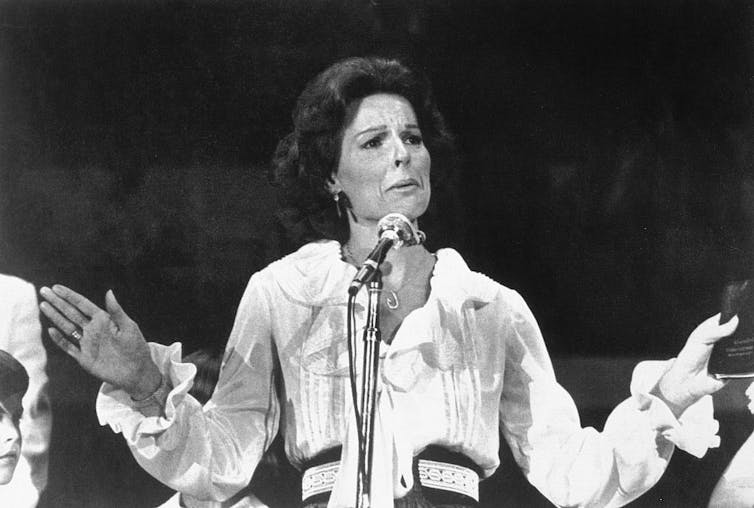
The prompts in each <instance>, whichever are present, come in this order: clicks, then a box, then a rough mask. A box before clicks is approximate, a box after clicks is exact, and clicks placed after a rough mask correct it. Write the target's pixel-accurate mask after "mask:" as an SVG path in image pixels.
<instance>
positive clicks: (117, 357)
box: [39, 285, 162, 400]
mask: <svg viewBox="0 0 754 508" xmlns="http://www.w3.org/2000/svg"><path fill="white" fill-rule="evenodd" d="M39 293H40V295H41V296H42V298H44V299H45V300H46V301H43V302H42V303H40V305H39V308H40V310H41V311H42V313H43V314H44V315H45V316H47V317H48V318H49V319H50V321H51V322H52V324H53V325H54V328H50V329H49V332H50V338H52V340H53V341H54V342H55V344H57V345H58V346H59V347H60V348H61V349H62V350H63V351H65V352H66V353H68V354H69V355H70V356H72V357H73V358H74V359H75V360H76V361H77V362H78V363H79V365H81V367H83V368H84V370H86V371H87V372H89V373H90V374H92V375H94V376H96V377H97V378H99V379H101V380H102V381H105V382H107V383H110V384H112V385H114V386H116V387H118V388H121V389H123V390H125V391H126V392H127V393H128V394H129V395H130V396H131V398H133V399H134V400H142V399H145V398H147V397H149V396H150V395H151V394H153V393H154V392H155V391H156V390H157V388H158V387H159V386H160V383H161V381H162V374H160V371H159V369H158V368H157V365H155V363H154V362H153V361H152V357H151V355H150V353H149V346H147V342H146V341H145V340H144V336H143V335H142V333H141V330H139V326H138V325H137V324H136V323H135V322H134V321H133V320H132V319H131V318H130V317H128V315H127V314H126V313H125V311H124V310H123V309H122V308H121V306H120V304H118V301H117V300H116V299H115V295H114V294H113V292H112V291H108V292H107V294H106V295H105V308H106V310H103V309H101V308H99V307H98V306H97V305H95V304H93V303H92V302H90V301H89V300H88V299H87V298H85V297H84V296H82V295H80V294H78V293H76V292H75V291H73V290H71V289H68V288H67V287H65V286H61V285H54V286H53V287H52V289H50V288H48V287H43V288H42V289H41V290H40V291H39ZM74 332H78V333H79V334H80V337H81V340H80V342H79V344H78V346H77V345H76V344H75V343H76V339H75V338H73V335H75V334H74Z"/></svg>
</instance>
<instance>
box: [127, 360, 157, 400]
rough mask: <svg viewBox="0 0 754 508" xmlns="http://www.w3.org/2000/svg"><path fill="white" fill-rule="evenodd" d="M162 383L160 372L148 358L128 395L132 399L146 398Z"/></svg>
mask: <svg viewBox="0 0 754 508" xmlns="http://www.w3.org/2000/svg"><path fill="white" fill-rule="evenodd" d="M162 383H163V379H162V374H161V373H160V370H159V369H158V368H157V365H155V364H154V362H152V361H151V360H150V362H149V365H148V366H147V368H146V369H144V370H143V371H142V372H140V373H139V382H138V383H137V384H136V385H135V386H134V387H133V388H132V389H130V390H127V392H128V395H130V396H131V400H133V401H137V402H138V401H141V400H145V399H148V398H149V397H151V396H152V395H154V394H155V393H156V392H157V390H159V388H160V386H161V385H162Z"/></svg>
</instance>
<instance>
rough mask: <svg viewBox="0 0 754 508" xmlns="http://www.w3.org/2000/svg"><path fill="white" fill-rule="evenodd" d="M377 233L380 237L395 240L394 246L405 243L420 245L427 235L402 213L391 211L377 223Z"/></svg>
mask: <svg viewBox="0 0 754 508" xmlns="http://www.w3.org/2000/svg"><path fill="white" fill-rule="evenodd" d="M377 231H378V232H377V234H378V235H379V237H380V238H390V239H391V240H393V248H394V249H398V248H400V247H402V246H404V245H419V244H421V243H423V242H424V240H425V238H426V235H425V234H424V232H423V231H419V230H418V229H416V228H415V227H414V225H413V224H412V223H411V221H410V220H408V218H407V217H406V216H405V215H403V214H400V213H389V214H387V215H385V216H384V217H383V218H381V219H380V221H379V222H378V223H377Z"/></svg>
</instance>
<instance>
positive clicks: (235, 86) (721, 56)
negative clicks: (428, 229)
mask: <svg viewBox="0 0 754 508" xmlns="http://www.w3.org/2000/svg"><path fill="white" fill-rule="evenodd" d="M753 9H754V8H753V7H752V6H751V5H750V3H749V2H746V1H711V0H710V1H668V2H649V1H646V2H645V1H597V0H595V1H586V0H571V1H523V0H522V1H500V2H470V1H463V0H437V1H429V0H405V1H399V0H380V1H376V0H375V1H373V2H369V1H364V0H352V1H347V0H340V1H337V0H307V1H294V0H287V1H283V0H269V1H245V2H240V1H238V2H235V1H205V2H184V1H166V2H147V1H131V2H125V1H102V2H94V1H81V2H39V1H32V2H20V1H0V246H1V247H0V271H2V272H6V273H11V274H14V275H18V276H21V277H24V278H26V279H28V280H30V281H32V282H34V283H35V284H37V285H38V286H39V285H49V284H52V283H55V282H61V283H65V284H69V285H71V286H72V287H74V288H76V289H78V290H80V291H82V292H84V293H85V294H87V295H89V296H90V297H91V298H92V299H93V300H95V301H97V302H98V303H100V302H101V301H102V298H103V295H104V292H105V290H106V289H108V288H113V289H114V291H115V293H116V295H118V297H119V299H120V301H121V303H122V304H123V306H124V307H125V308H126V309H127V310H128V311H129V312H130V314H131V315H132V316H133V317H134V318H135V319H136V320H137V321H138V322H139V324H140V326H141V328H142V330H143V331H144V333H145V335H147V336H148V337H149V338H151V339H152V340H156V341H160V342H170V341H172V340H174V339H180V340H182V341H183V342H184V344H185V350H186V351H192V350H194V349H196V348H199V347H215V348H222V346H223V344H224V341H225V338H226V337H227V333H228V332H229V330H230V326H231V324H232V320H233V314H234V312H235V307H236V305H237V301H238V299H239V298H240V295H241V293H242V291H243V288H244V286H245V284H246V282H247V280H248V277H249V276H250V274H251V273H253V272H254V271H255V270H258V269H260V268H261V267H263V266H265V265H266V264H267V263H268V262H270V261H271V260H273V259H276V258H277V257H279V256H281V255H282V254H284V252H283V251H282V248H281V241H280V238H279V237H278V235H277V228H276V227H275V224H274V216H273V211H274V206H275V202H274V195H273V194H274V193H273V189H272V188H271V187H270V185H269V184H268V176H267V170H268V161H269V158H270V155H271V153H272V152H273V150H274V148H275V145H276V142H277V140H278V139H280V138H281V137H282V136H283V135H284V134H286V133H287V132H288V131H289V129H290V127H291V123H290V111H291V109H292V107H293V104H294V101H295V98H296V96H297V95H298V93H299V92H300V91H301V90H302V89H303V87H304V85H305V84H306V82H307V81H308V80H309V79H311V78H312V77H313V76H314V75H315V74H316V73H317V72H319V71H320V70H322V69H323V68H324V67H326V66H327V65H329V64H330V63H332V62H333V61H335V60H336V59H339V58H341V57H345V56H351V55H363V54H387V55H394V56H401V57H403V58H406V59H409V60H410V61H412V62H414V63H415V65H416V66H417V67H420V68H422V69H423V70H424V71H426V73H427V74H428V75H429V76H430V78H431V80H432V82H433V83H434V87H435V92H436V95H437V98H438V100H439V103H440V106H441V109H442V111H443V112H444V113H445V115H446V118H447V119H448V121H449V123H450V125H451V127H452V129H453V130H454V132H455V133H456V134H457V136H458V140H459V145H460V147H461V151H462V155H463V160H462V163H461V167H460V168H459V173H458V175H457V178H458V182H459V184H458V188H457V190H458V195H459V200H460V203H462V206H460V207H458V209H457V210H453V211H449V214H450V213H451V212H452V213H453V214H454V217H455V220H453V221H451V222H453V223H456V224H461V225H462V227H461V228H460V230H452V228H451V231H449V232H448V234H447V235H445V237H443V235H439V236H440V237H436V238H435V239H434V240H435V243H436V244H440V245H450V246H454V247H457V248H459V250H460V251H461V252H462V254H463V255H464V256H465V257H466V258H467V260H468V262H469V264H470V265H471V266H472V267H473V268H475V269H477V270H480V271H483V272H485V273H487V274H488V275H490V276H491V277H493V278H495V279H496V280H498V281H500V282H502V283H504V284H506V285H508V286H510V287H513V288H516V289H518V290H519V291H520V292H521V293H522V294H523V295H524V297H525V298H526V299H527V301H528V302H529V304H530V306H531V307H532V309H533V311H534V313H535V315H536V316H537V317H538V319H539V321H540V324H541V326H542V328H543V332H544V334H545V337H546V340H547V342H548V347H549V348H550V351H551V353H552V354H553V356H554V357H555V359H556V368H559V367H558V366H559V365H561V366H562V367H561V368H559V370H558V375H559V376H561V377H562V378H563V382H564V384H565V385H566V386H567V387H568V388H569V389H570V390H572V391H573V392H574V397H575V398H576V400H577V402H578V403H579V404H580V406H581V407H583V408H584V413H583V417H584V421H585V423H586V424H590V425H596V426H598V427H601V425H602V422H603V420H604V417H605V416H606V414H607V411H608V410H609V408H610V407H611V406H612V404H613V402H614V401H617V400H620V399H622V398H623V397H624V396H625V395H626V393H625V392H626V391H627V386H628V379H629V377H630V366H631V365H632V364H633V363H634V362H635V361H636V360H639V359H643V358H664V357H667V356H670V355H673V354H675V353H676V352H677V351H678V350H679V349H680V347H681V346H682V344H683V341H684V340H685V338H686V337H687V336H688V334H689V332H690V331H691V330H692V329H693V328H694V326H695V325H696V324H697V323H699V322H700V321H701V320H703V319H705V318H706V317H708V316H710V315H712V314H714V313H715V312H716V307H717V300H718V294H719V292H720V287H721V284H722V283H723V281H724V280H726V279H728V278H737V277H741V276H745V275H746V274H747V273H750V272H749V260H750V259H752V256H751V254H752V248H754V244H753V242H754V173H753V172H752V170H753V169H754V137H753V136H752V134H753V132H754V131H753V129H752V106H753V105H752V99H753V98H754V87H753V86H752V85H753V83H752V80H753V79H754V26H753V25H752V23H753V21H754V16H753V12H752V11H753ZM456 229H458V228H456ZM47 345H48V346H49V345H50V343H49V341H47ZM48 351H49V354H50V365H49V371H50V376H51V378H52V395H53V397H54V403H55V411H56V412H55V418H56V425H55V429H54V434H53V444H52V457H51V459H52V464H51V479H50V489H49V490H48V493H47V496H46V499H45V504H46V505H47V506H149V505H150V504H156V503H157V502H158V501H159V500H160V499H161V497H164V496H166V495H167V493H168V492H167V491H166V490H164V489H160V488H159V486H157V485H156V482H154V480H151V479H150V478H149V477H148V476H146V474H145V473H143V472H141V471H140V470H139V469H138V466H136V465H135V463H134V462H133V460H132V459H131V457H130V456H129V455H128V453H127V452H126V450H125V445H124V444H123V443H122V440H121V438H120V436H115V435H113V434H112V433H110V431H109V430H108V429H103V428H100V427H99V426H98V425H97V422H96V416H95V414H94V409H93V400H94V395H95V393H96V389H97V383H96V382H95V381H94V380H93V379H91V378H90V377H88V376H86V375H85V374H82V373H81V372H80V371H79V370H78V369H77V368H76V366H75V365H74V364H73V362H72V361H71V360H70V359H68V358H67V357H65V356H64V355H63V354H62V353H60V352H58V351H57V350H56V349H54V346H50V347H49V349H48ZM581 358H587V360H585V361H586V363H579V361H581V360H579V359H581ZM588 359H592V360H591V362H590V361H589V360H588ZM574 362H575V363H574ZM574 365H577V366H578V368H577V367H574ZM606 365H607V366H608V368H606V367H605V366H606ZM613 365H614V366H615V368H612V367H610V366H613ZM591 370H594V371H604V373H605V374H606V378H607V379H606V380H605V381H604V384H601V382H600V381H597V382H596V385H595V384H593V383H591V381H590V380H591V379H592V376H591V375H590V374H589V373H585V371H591ZM616 373H618V374H616ZM588 381H589V383H588ZM613 386H615V387H617V388H616V389H617V390H621V391H620V392H612V391H611V390H612V387H613ZM725 390H726V391H727V393H723V394H722V395H721V397H720V398H718V406H719V409H720V411H719V414H720V420H721V424H722V429H721V435H722V437H723V446H722V447H721V449H719V450H715V451H712V452H710V453H709V454H708V456H707V457H706V458H705V459H704V460H703V461H695V460H692V459H690V458H688V456H686V455H685V454H682V453H678V454H677V455H676V456H675V457H674V459H673V461H672V462H671V466H670V468H669V471H668V473H667V474H666V475H665V477H664V478H663V480H662V481H661V483H660V484H659V485H658V486H657V487H655V488H654V489H653V490H652V491H650V493H648V494H647V495H646V496H645V497H644V498H642V499H641V500H640V501H638V502H637V503H636V505H637V506H639V505H641V506H655V505H662V506H703V505H704V504H705V503H706V499H707V496H708V495H709V492H710V489H711V488H712V486H713V485H714V482H715V481H716V479H717V477H718V476H719V474H720V472H721V471H722V468H723V467H724V465H725V462H726V461H727V459H728V458H729V457H730V454H731V453H732V452H733V451H734V450H735V449H736V447H737V445H738V444H740V442H741V441H742V440H743V439H744V438H745V437H746V435H748V432H750V430H751V426H752V425H751V416H750V415H749V414H748V412H747V411H746V410H745V408H744V399H743V396H742V395H741V393H740V392H741V390H742V385H735V386H733V387H729V388H726V389H725ZM720 401H722V402H720ZM505 453H506V451H505V450H503V455H504V457H505ZM508 460H509V459H508ZM517 474H518V473H517V471H516V469H515V467H512V466H511V465H510V464H509V463H508V462H505V463H504V466H503V467H502V468H501V472H500V473H498V474H497V475H496V477H495V479H493V480H492V482H490V483H489V484H488V485H489V486H488V487H485V488H486V489H488V491H489V494H488V499H489V500H490V501H489V502H490V503H491V504H490V506H500V505H505V504H506V503H507V505H509V506H538V505H539V504H538V503H542V500H541V498H538V497H537V495H536V494H535V493H534V492H532V491H531V490H530V489H527V488H526V487H525V485H524V484H523V482H522V481H521V478H520V474H518V476H517ZM267 483H268V484H269V483H270V482H267Z"/></svg>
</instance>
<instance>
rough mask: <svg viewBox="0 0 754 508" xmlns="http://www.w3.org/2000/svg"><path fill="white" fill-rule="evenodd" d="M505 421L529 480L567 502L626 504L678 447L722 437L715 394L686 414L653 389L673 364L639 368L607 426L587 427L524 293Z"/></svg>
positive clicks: (513, 332)
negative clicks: (560, 379)
mask: <svg viewBox="0 0 754 508" xmlns="http://www.w3.org/2000/svg"><path fill="white" fill-rule="evenodd" d="M512 305H513V312H511V314H510V315H511V316H512V317H511V323H508V324H507V325H508V326H506V330H507V331H506V337H505V339H506V365H505V377H504V387H503V394H502V400H501V405H500V420H501V423H502V429H503V434H504V436H505V439H506V441H507V442H508V444H509V446H510V448H511V450H512V452H513V455H514V457H515V459H516V461H517V462H518V464H519V466H520V467H521V468H522V469H523V471H524V473H525V474H526V476H527V478H528V480H529V481H530V482H531V483H532V485H534V486H535V487H537V489H539V490H540V491H541V492H542V493H543V494H544V495H545V496H546V497H547V498H548V499H549V500H550V501H552V502H553V503H555V504H556V505H559V506H593V507H597V506H599V507H603V506H622V505H624V504H627V503H629V502H630V501H632V500H633V499H635V498H637V497H638V496H640V495H641V494H642V493H644V492H646V491H647V490H648V489H649V488H651V487H652V486H653V485H654V484H655V483H656V482H657V481H658V480H659V478H660V477H661V476H662V474H663V472H664V471H665V468H666V467H667V464H668V461H669V460H670V456H671V455H672V452H673V449H674V447H675V446H679V447H681V448H682V449H684V450H687V451H689V452H690V453H692V454H694V455H696V456H699V457H700V456H702V455H704V453H705V452H706V450H707V448H709V447H712V446H717V445H718V444H719V441H718V439H717V436H716V435H715V433H716V432H717V422H716V421H715V420H714V419H713V418H712V400H711V398H710V397H704V398H702V399H701V400H700V401H698V402H697V403H696V404H694V405H692V406H691V407H689V408H688V409H687V410H686V411H685V412H684V414H683V415H681V417H680V418H679V419H676V418H675V417H674V416H673V414H672V412H671V411H670V409H668V407H667V406H666V405H665V404H664V403H663V402H661V401H660V400H659V399H658V398H656V397H654V396H653V395H650V394H649V392H650V390H651V389H652V388H653V387H654V386H655V384H656V383H657V381H658V380H659V378H660V376H661V375H662V374H663V373H664V372H665V370H666V369H667V367H668V366H669V362H643V363H641V364H639V365H638V366H637V367H636V369H635V370H634V374H633V379H632V381H631V397H630V398H628V399H627V400H625V401H623V402H622V403H621V404H619V405H618V406H617V407H616V408H615V409H614V410H613V411H612V413H611V414H610V416H609V417H608V419H607V422H606V424H605V427H604V430H603V431H602V432H598V431H597V430H596V429H594V428H592V427H586V428H582V426H581V422H580V419H579V414H578V411H577V409H576V406H575V404H574V402H573V399H572V398H571V396H570V395H569V394H568V392H567V391H566V390H565V389H564V388H563V387H562V386H561V385H560V384H559V383H558V382H557V380H556V379H555V374H554V371H553V368H552V364H551V361H550V358H549V355H548V353H547V349H546V348H545V345H544V340H543V338H542V334H541V332H540V330H539V327H538V325H537V323H536V320H535V319H534V316H533V315H532V313H531V311H530V310H529V308H528V306H527V305H526V303H525V302H524V301H523V299H522V298H521V297H520V296H519V295H518V294H515V295H514V297H513V298H512Z"/></svg>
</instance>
